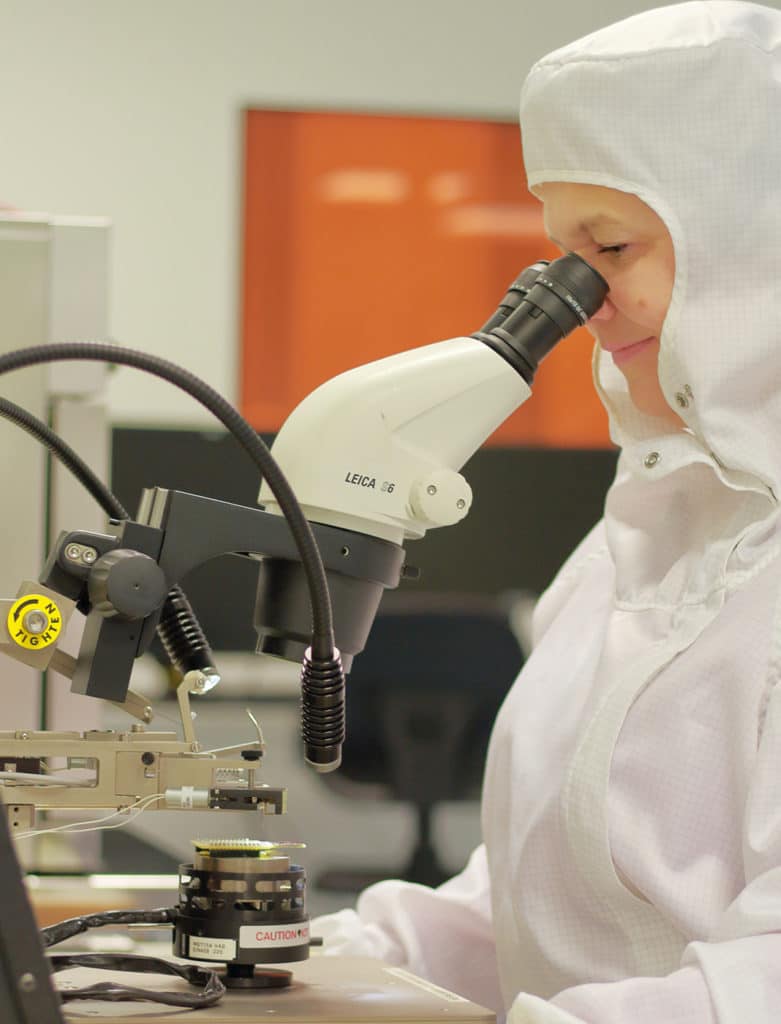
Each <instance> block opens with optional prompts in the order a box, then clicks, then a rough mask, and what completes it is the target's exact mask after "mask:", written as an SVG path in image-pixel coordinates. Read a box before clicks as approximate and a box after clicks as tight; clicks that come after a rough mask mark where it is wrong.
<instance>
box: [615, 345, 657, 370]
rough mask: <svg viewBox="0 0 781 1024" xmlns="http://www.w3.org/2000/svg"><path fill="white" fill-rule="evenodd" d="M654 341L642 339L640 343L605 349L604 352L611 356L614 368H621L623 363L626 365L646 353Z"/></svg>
mask: <svg viewBox="0 0 781 1024" xmlns="http://www.w3.org/2000/svg"><path fill="white" fill-rule="evenodd" d="M655 341H656V338H642V339H641V340H640V341H634V342H632V344H631V345H622V346H620V347H619V348H607V347H605V351H607V352H609V353H610V354H611V356H612V357H613V362H614V363H615V364H616V366H621V365H622V364H623V363H628V362H630V360H632V359H635V358H636V357H637V356H639V355H641V354H642V353H643V352H645V351H647V349H649V348H650V347H651V346H652V345H653V344H654V342H655Z"/></svg>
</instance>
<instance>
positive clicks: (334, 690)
mask: <svg viewBox="0 0 781 1024" xmlns="http://www.w3.org/2000/svg"><path fill="white" fill-rule="evenodd" d="M301 735H302V738H303V740H304V744H305V748H306V750H305V755H306V759H307V760H308V761H310V762H311V763H312V764H314V765H315V766H318V767H326V766H327V767H333V768H336V767H337V766H338V764H339V762H340V760H341V751H342V744H343V743H344V737H345V705H344V669H343V668H342V659H341V657H340V655H339V652H338V651H337V650H336V649H334V656H333V658H330V659H328V660H327V661H314V660H313V658H312V649H311V648H307V652H306V654H305V655H304V662H303V666H302V669H301Z"/></svg>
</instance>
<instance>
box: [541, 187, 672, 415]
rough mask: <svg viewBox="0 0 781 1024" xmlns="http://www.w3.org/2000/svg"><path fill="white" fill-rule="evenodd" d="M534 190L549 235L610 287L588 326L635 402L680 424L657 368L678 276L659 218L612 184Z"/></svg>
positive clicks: (667, 233) (648, 208) (668, 240)
mask: <svg viewBox="0 0 781 1024" xmlns="http://www.w3.org/2000/svg"><path fill="white" fill-rule="evenodd" d="M537 194H538V195H539V196H540V198H541V199H542V203H543V208H544V216H545V230H546V231H547V233H548V236H549V237H550V239H551V241H553V242H554V243H555V244H556V245H557V246H558V247H559V248H560V249H561V250H562V251H563V252H576V253H577V254H578V255H579V256H582V257H583V259H584V260H586V261H587V262H588V263H590V264H591V265H592V266H593V267H594V268H595V269H596V270H598V271H599V273H600V274H602V276H603V277H604V278H605V280H606V281H607V283H608V285H609V287H610V292H609V294H608V296H607V298H606V299H605V302H604V304H603V305H602V307H601V308H600V309H599V310H598V311H597V312H596V313H595V314H594V316H593V317H592V318H591V320H589V322H588V324H587V326H588V328H589V330H590V331H591V333H592V334H593V335H594V337H595V338H596V339H597V341H598V342H599V344H600V345H601V347H602V348H603V349H604V350H605V351H606V352H609V353H610V355H611V357H612V359H613V362H614V363H615V364H616V366H617V367H618V369H619V370H620V371H621V373H623V375H624V377H625V378H626V382H627V386H628V388H629V395H630V397H631V399H632V401H633V402H634V404H635V405H636V406H637V408H638V409H640V410H642V411H643V412H645V413H649V414H651V415H652V416H658V417H661V418H662V419H664V420H665V421H666V422H667V423H668V424H670V425H671V426H676V427H681V426H683V425H684V424H683V420H681V418H680V417H679V416H678V415H677V413H676V412H675V411H674V410H673V409H671V408H670V406H669V405H668V404H667V400H666V399H665V397H664V394H663V393H662V389H661V387H660V385H659V374H658V371H657V360H658V356H659V335H660V334H661V331H662V324H663V323H664V318H665V316H666V315H667V307H668V306H669V304H670V296H671V295H672V289H673V279H674V276H675V254H674V251H673V243H672V239H671V238H670V233H669V232H668V230H667V228H666V227H665V225H664V222H663V221H662V220H661V218H660V217H659V216H658V215H657V214H656V213H655V212H654V211H653V210H652V209H651V208H650V206H647V205H646V204H645V203H644V202H643V201H642V200H641V199H639V198H638V197H637V196H635V195H631V194H630V193H628V192H620V191H618V190H617V189H613V188H603V187H602V186H599V185H582V184H577V183H571V182H548V183H546V184H544V185H541V186H539V187H538V189H537Z"/></svg>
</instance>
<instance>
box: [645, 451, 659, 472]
mask: <svg viewBox="0 0 781 1024" xmlns="http://www.w3.org/2000/svg"><path fill="white" fill-rule="evenodd" d="M661 457H662V456H661V455H660V454H659V452H649V453H648V454H647V455H646V457H645V458H644V459H643V465H644V466H645V468H646V469H653V467H654V466H655V465H656V464H657V462H658V461H659V459H661Z"/></svg>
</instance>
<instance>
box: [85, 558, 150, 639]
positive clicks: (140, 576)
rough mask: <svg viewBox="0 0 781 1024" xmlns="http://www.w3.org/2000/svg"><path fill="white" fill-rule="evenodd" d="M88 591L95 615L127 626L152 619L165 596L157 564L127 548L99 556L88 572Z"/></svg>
mask: <svg viewBox="0 0 781 1024" xmlns="http://www.w3.org/2000/svg"><path fill="white" fill-rule="evenodd" d="M87 589H88V592H89V598H90V603H91V604H92V607H93V609H94V610H95V611H96V612H100V614H101V615H102V616H103V617H104V618H106V619H113V618H118V619H122V620H124V621H126V622H132V621H134V620H136V619H143V618H146V616H147V615H151V613H152V612H154V611H156V610H157V609H158V608H159V607H160V606H161V605H162V603H163V601H164V600H165V597H166V594H167V593H168V585H167V583H166V579H165V574H164V572H163V570H162V569H161V568H160V566H159V565H158V564H157V562H156V561H155V560H154V559H153V558H150V557H149V555H144V554H142V553H141V552H140V551H131V550H129V549H128V548H115V549H114V550H113V551H108V552H106V554H105V555H101V557H100V558H99V559H98V560H97V561H96V562H95V564H94V565H93V566H92V569H91V570H90V574H89V580H88V582H87Z"/></svg>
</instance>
